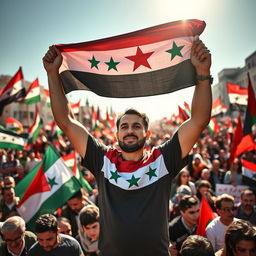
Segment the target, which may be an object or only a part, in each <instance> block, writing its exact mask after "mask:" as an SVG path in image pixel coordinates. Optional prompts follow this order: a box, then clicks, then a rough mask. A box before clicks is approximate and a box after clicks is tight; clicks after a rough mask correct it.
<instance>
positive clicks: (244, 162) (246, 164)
mask: <svg viewBox="0 0 256 256" xmlns="http://www.w3.org/2000/svg"><path fill="white" fill-rule="evenodd" d="M241 161H242V165H243V166H244V167H245V168H248V169H250V170H251V171H253V172H256V164H255V163H253V162H249V161H247V160H245V159H241Z"/></svg>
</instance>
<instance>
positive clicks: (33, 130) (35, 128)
mask: <svg viewBox="0 0 256 256" xmlns="http://www.w3.org/2000/svg"><path fill="white" fill-rule="evenodd" d="M41 124H42V122H41V119H40V116H39V111H38V106H37V105H36V111H35V119H34V122H33V124H32V125H31V126H30V127H29V129H28V144H33V143H34V142H35V141H36V138H37V136H38V135H39V132H40V127H41Z"/></svg>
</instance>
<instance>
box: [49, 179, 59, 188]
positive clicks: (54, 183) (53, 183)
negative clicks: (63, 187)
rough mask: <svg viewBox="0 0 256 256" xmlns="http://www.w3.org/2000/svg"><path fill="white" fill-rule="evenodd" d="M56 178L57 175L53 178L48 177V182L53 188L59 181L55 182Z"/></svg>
mask: <svg viewBox="0 0 256 256" xmlns="http://www.w3.org/2000/svg"><path fill="white" fill-rule="evenodd" d="M55 178H56V177H53V178H52V179H51V178H48V183H49V185H50V186H51V188H52V187H53V186H54V185H58V183H56V182H55Z"/></svg>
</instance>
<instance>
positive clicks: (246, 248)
mask: <svg viewBox="0 0 256 256" xmlns="http://www.w3.org/2000/svg"><path fill="white" fill-rule="evenodd" d="M215 256H256V229H255V227H253V226H252V224H251V223H250V222H248V221H246V220H237V221H234V222H233V223H232V224H231V225H230V226H229V227H228V229H227V231H226V234H225V246H224V248H222V249H221V250H219V251H218V252H217V253H216V254H215Z"/></svg>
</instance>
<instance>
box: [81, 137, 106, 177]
mask: <svg viewBox="0 0 256 256" xmlns="http://www.w3.org/2000/svg"><path fill="white" fill-rule="evenodd" d="M108 149H109V148H108V147H107V146H106V145H104V144H102V143H100V142H99V141H98V140H96V139H95V138H94V137H93V136H91V135H89V137H88V142H87V149H86V154H85V156H84V158H83V159H82V165H83V166H84V167H86V168H87V169H88V170H90V171H91V172H92V173H93V174H94V175H95V177H96V178H97V176H98V173H99V171H100V170H101V167H102V165H103V157H104V155H105V154H106V152H107V151H108Z"/></svg>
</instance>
